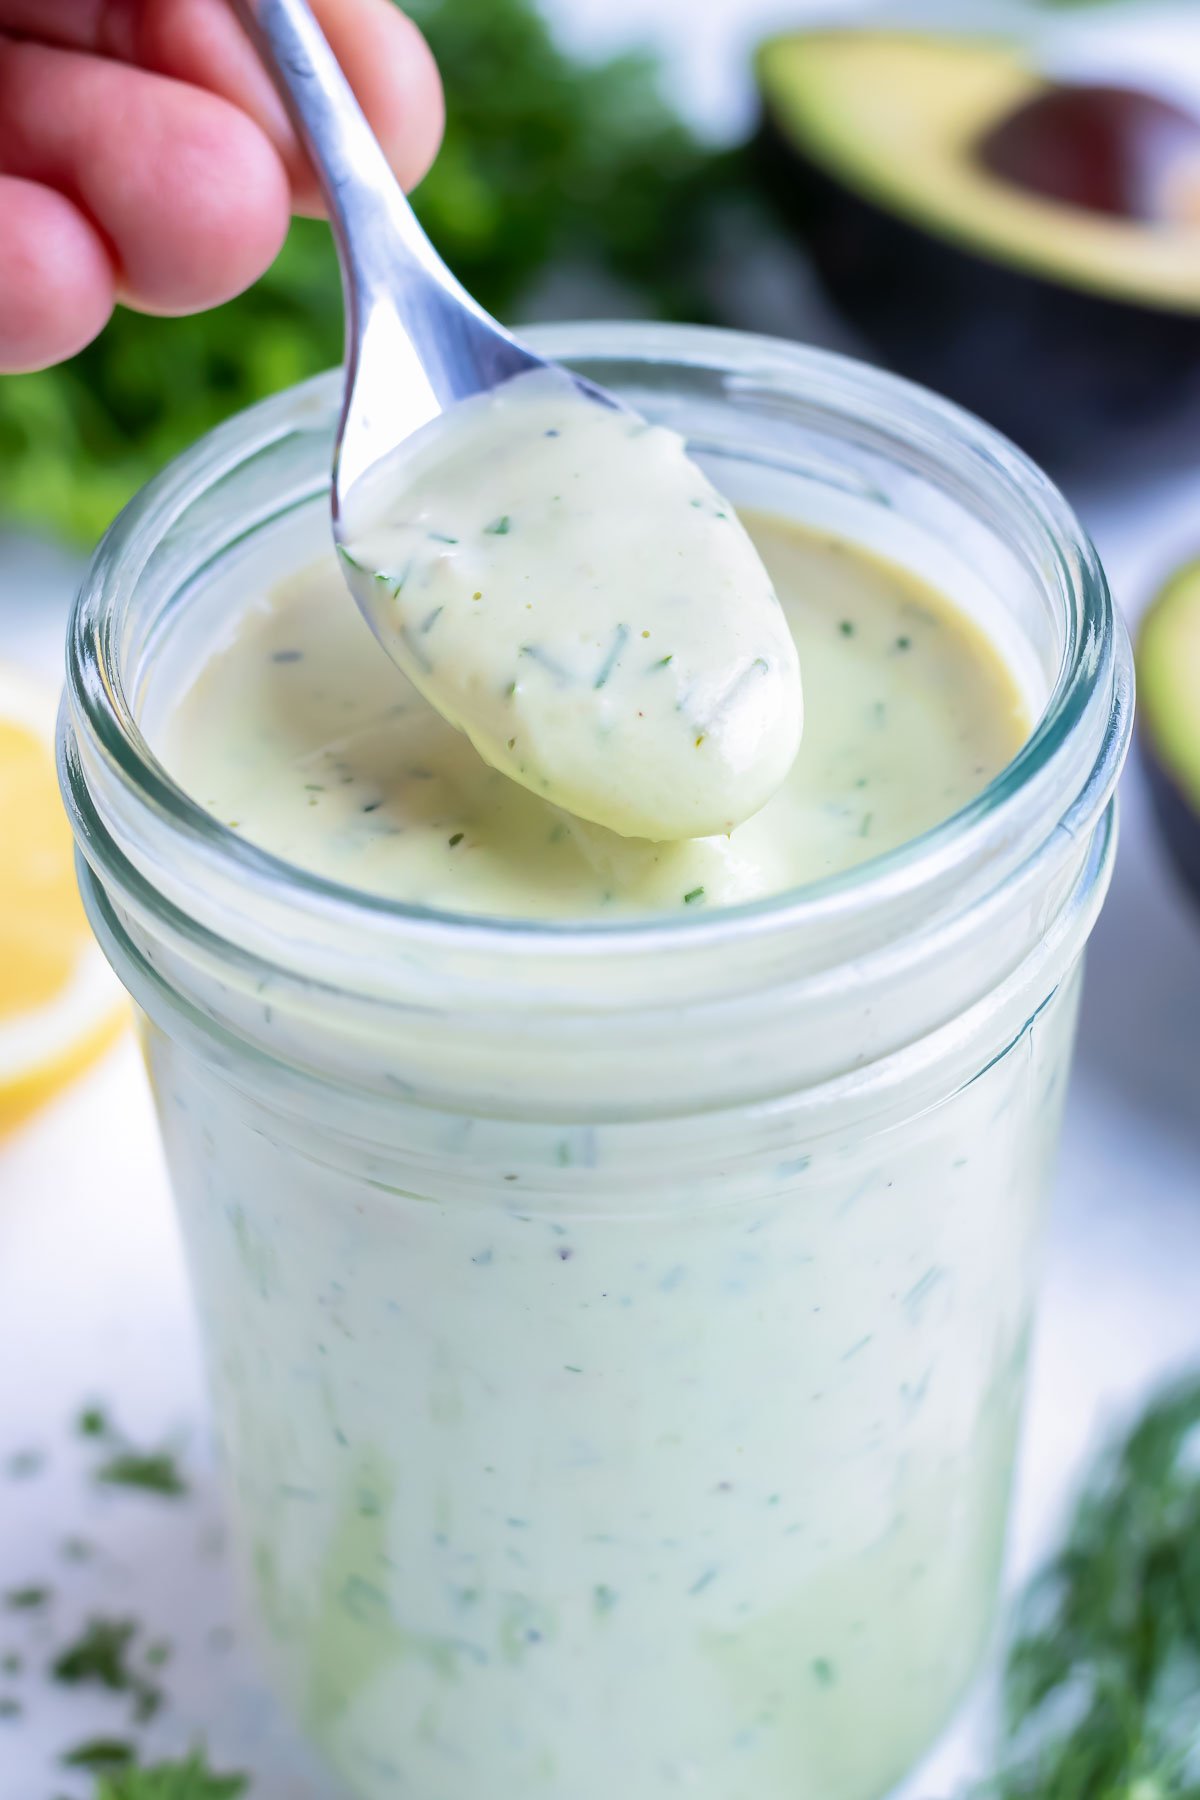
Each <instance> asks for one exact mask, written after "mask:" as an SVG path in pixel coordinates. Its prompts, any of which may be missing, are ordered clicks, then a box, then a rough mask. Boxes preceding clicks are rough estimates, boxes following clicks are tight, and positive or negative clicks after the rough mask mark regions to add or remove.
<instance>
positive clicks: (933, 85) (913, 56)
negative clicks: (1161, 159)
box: [757, 31, 1200, 317]
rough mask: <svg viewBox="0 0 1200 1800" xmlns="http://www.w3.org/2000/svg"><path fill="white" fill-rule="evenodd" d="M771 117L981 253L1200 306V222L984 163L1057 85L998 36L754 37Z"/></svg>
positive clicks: (849, 176)
mask: <svg viewBox="0 0 1200 1800" xmlns="http://www.w3.org/2000/svg"><path fill="white" fill-rule="evenodd" d="M757 72H758V81H759V87H760V91H761V93H762V97H763V102H764V105H765V107H766V109H767V112H768V115H769V117H770V119H771V121H772V123H773V125H774V127H775V128H776V130H777V131H779V132H781V133H782V135H783V136H784V137H785V139H787V140H788V141H789V142H790V143H791V144H792V146H793V147H794V148H795V149H796V150H797V151H798V152H799V153H801V154H803V155H804V156H805V157H806V158H807V159H809V160H810V161H811V162H812V163H814V164H816V165H817V166H819V167H823V168H824V169H825V170H826V171H827V173H828V174H829V175H830V176H832V177H833V178H834V179H836V180H837V181H839V182H841V183H843V184H845V185H846V186H847V187H849V188H852V189H853V190H855V191H856V192H857V193H858V194H859V195H861V197H862V198H864V199H865V200H868V201H870V202H871V203H873V204H874V205H875V206H877V207H879V208H881V209H882V210H884V211H887V212H890V213H892V214H894V215H895V216H897V217H900V218H903V219H907V220H909V221H910V222H912V223H913V224H916V225H918V226H920V227H921V228H923V229H924V230H925V231H928V232H931V233H933V234H934V235H937V236H940V237H944V238H947V239H949V240H951V241H952V242H954V243H956V244H959V245H961V246H963V247H964V248H967V249H972V250H974V251H975V252H977V253H978V254H979V255H981V256H986V257H990V258H993V259H995V260H996V261H998V262H1001V263H1003V264H1006V265H1008V266H1010V267H1013V268H1018V269H1024V270H1028V271H1031V272H1034V273H1041V274H1043V275H1047V276H1049V277H1051V278H1052V279H1054V280H1056V281H1059V282H1061V283H1063V284H1065V285H1068V286H1074V287H1079V288H1082V289H1084V290H1085V291H1088V292H1094V293H1098V294H1102V295H1104V296H1106V297H1109V298H1115V299H1124V300H1128V301H1132V302H1135V303H1137V304H1139V305H1144V306H1150V307H1161V308H1163V309H1164V310H1167V311H1180V312H1184V313H1188V314H1194V315H1196V316H1198V317H1200V224H1197V223H1193V222H1190V221H1183V222H1181V223H1180V224H1178V225H1163V224H1157V225H1156V226H1155V227H1154V228H1153V229H1148V228H1147V227H1146V225H1145V224H1143V223H1142V222H1140V221H1138V220H1135V219H1127V218H1122V217H1119V216H1116V215H1111V214H1105V213H1100V212H1095V211H1087V210H1085V209H1083V208H1080V207H1075V206H1071V205H1067V204H1065V203H1064V202H1062V201H1059V200H1056V199H1053V198H1051V197H1048V196H1044V195H1038V194H1035V193H1031V192H1029V191H1028V190H1026V189H1024V188H1022V187H1019V186H1017V185H1016V184H1015V183H1013V182H1010V181H1006V180H1004V179H1003V178H1002V177H1000V176H999V175H997V174H996V173H995V172H993V171H990V170H989V169H988V168H987V167H986V166H985V165H984V161H983V159H982V157H981V156H980V154H979V146H980V144H981V142H984V141H986V139H987V138H988V137H989V135H990V134H993V133H995V132H996V131H998V130H999V129H1000V127H1001V126H1002V125H1003V123H1004V121H1005V120H1006V119H1008V118H1009V117H1010V116H1011V115H1012V114H1013V113H1015V112H1017V111H1018V110H1019V109H1020V108H1022V107H1024V106H1026V105H1028V104H1029V103H1030V102H1031V101H1032V100H1034V99H1035V98H1036V97H1037V96H1039V95H1041V94H1044V93H1049V92H1050V91H1051V86H1052V84H1050V83H1048V82H1046V81H1043V80H1042V79H1041V78H1040V77H1039V76H1038V75H1037V74H1036V73H1035V72H1034V71H1033V70H1032V69H1030V68H1029V67H1028V66H1027V65H1026V64H1025V63H1024V62H1023V61H1022V60H1021V58H1020V56H1019V55H1018V54H1017V53H1016V52H1015V51H1014V50H1013V49H1012V48H1010V47H1009V46H1006V45H1005V44H1003V43H1002V42H998V41H995V40H990V39H969V38H963V39H953V38H937V37H930V36H924V35H918V34H909V33H900V32H895V33H893V32H851V31H844V32H813V33H797V34H794V35H790V36H786V37H780V38H775V39H773V40H771V41H770V42H769V43H767V44H765V45H764V46H763V48H762V49H761V50H760V52H759V55H758V63H757Z"/></svg>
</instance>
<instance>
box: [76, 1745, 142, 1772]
mask: <svg viewBox="0 0 1200 1800" xmlns="http://www.w3.org/2000/svg"><path fill="white" fill-rule="evenodd" d="M134 1755H135V1751H134V1747H133V1745H132V1744H131V1743H128V1742H127V1741H126V1739H125V1738H89V1739H88V1740H87V1742H86V1743H83V1744H77V1745H76V1747H75V1749H74V1750H68V1751H67V1753H66V1755H65V1756H64V1757H63V1758H62V1762H63V1765H64V1767H65V1768H68V1769H89V1770H91V1772H92V1773H93V1774H95V1775H107V1774H111V1773H112V1771H113V1770H114V1769H127V1768H128V1767H129V1765H130V1763H132V1762H133V1760H134Z"/></svg>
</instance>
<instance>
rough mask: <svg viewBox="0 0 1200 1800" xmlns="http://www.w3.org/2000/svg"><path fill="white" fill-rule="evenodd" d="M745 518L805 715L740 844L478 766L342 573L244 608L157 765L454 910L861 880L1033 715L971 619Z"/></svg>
mask: <svg viewBox="0 0 1200 1800" xmlns="http://www.w3.org/2000/svg"><path fill="white" fill-rule="evenodd" d="M745 517H746V524H747V526H748V529H749V532H750V536H751V538H752V540H753V543H754V545H755V547H756V548H757V551H758V554H759V555H760V556H761V558H762V560H763V563H764V564H765V566H766V570H767V572H768V574H769V577H770V580H771V582H772V583H773V585H774V587H775V589H776V590H777V592H778V594H779V596H780V600H781V602H782V616H783V617H784V618H785V619H786V623H787V626H788V628H789V630H790V633H791V636H792V639H793V640H794V642H795V645H796V646H797V647H798V650H799V657H800V663H801V665H802V667H803V669H804V671H805V681H806V686H807V689H808V708H807V718H806V721H805V728H804V738H803V744H802V748H801V751H800V754H799V755H798V756H797V757H796V759H795V761H794V762H793V764H792V766H791V768H790V769H789V771H788V772H787V774H786V776H785V777H784V779H783V782H782V784H781V785H780V787H779V788H778V789H777V791H776V792H775V793H774V794H773V796H772V797H771V798H770V799H768V800H767V802H766V804H765V805H764V806H763V807H762V808H761V810H759V811H758V812H757V813H755V814H754V816H753V817H751V818H748V819H747V820H746V821H745V823H744V824H741V825H739V826H737V827H736V828H735V829H734V830H733V831H732V832H731V833H729V834H723V835H718V836H713V837H709V838H704V839H699V840H691V841H687V842H683V843H668V844H662V843H653V842H647V841H644V840H637V839H633V838H625V837H621V836H618V835H617V834H615V833H613V832H609V831H606V830H605V829H604V828H603V827H602V826H597V825H591V824H588V823H586V822H584V821H582V820H580V819H577V818H575V817H573V816H572V815H571V814H569V813H566V812H564V811H562V810H560V809H559V808H557V807H555V806H552V805H551V804H549V803H548V802H547V801H546V800H545V799H543V798H539V797H538V796H536V795H535V794H533V793H531V792H530V791H529V790H528V789H526V788H524V787H522V786H519V785H517V784H516V783H514V782H512V781H510V780H509V779H508V777H507V776H506V775H504V774H501V773H500V772H499V771H498V770H496V769H493V768H489V767H488V766H487V765H486V764H485V763H483V762H482V761H481V759H480V758H479V757H478V756H477V755H476V753H475V751H474V750H473V749H472V747H471V744H470V743H469V742H468V741H467V739H466V738H465V737H464V736H463V735H462V734H461V733H460V732H458V731H456V730H454V729H453V727H452V726H450V725H449V724H448V723H447V722H446V721H445V720H444V719H443V718H441V717H439V715H438V714H437V713H435V712H434V711H433V709H432V707H431V706H430V705H429V703H428V702H427V701H426V700H425V699H424V698H423V697H422V696H421V695H420V694H418V693H417V692H416V690H415V689H414V688H413V687H412V686H411V685H410V684H409V683H408V682H407V681H406V680H405V679H404V677H403V676H402V675H401V674H400V673H399V671H398V670H397V669H396V668H395V667H394V666H393V665H392V664H391V663H389V662H388V660H387V659H386V658H385V657H384V656H382V655H381V654H380V651H379V648H378V646H377V645H376V644H375V643H373V641H372V639H371V636H370V634H369V633H368V631H367V630H366V628H365V627H364V626H363V625H362V623H361V621H360V620H359V619H357V618H356V617H355V614H354V611H353V608H352V607H351V606H350V605H349V603H348V601H347V600H346V598H345V596H344V594H343V592H342V590H341V588H340V585H339V581H340V578H339V575H338V572H337V569H336V568H335V566H334V565H333V562H332V559H329V560H327V561H325V562H322V563H319V564H317V565H315V566H313V567H311V568H308V569H305V570H303V571H301V572H299V573H298V574H296V575H294V576H292V577H290V578H289V579H288V580H286V581H284V582H283V583H281V584H279V585H277V586H276V587H275V588H274V589H273V590H271V591H269V592H268V593H266V594H264V595H262V596H261V597H259V598H257V599H255V600H254V601H253V602H252V603H251V605H250V606H249V608H248V609H247V610H246V612H245V614H244V616H243V619H242V623H241V625H240V628H239V629H238V630H237V633H236V635H235V636H234V637H233V639H232V641H231V642H229V643H228V644H227V645H226V647H225V648H224V649H223V650H221V651H219V652H218V653H217V654H216V655H214V656H213V657H212V658H211V660H210V661H209V663H208V666H207V667H206V668H205V669H203V670H202V671H201V673H200V674H199V676H198V677H197V679H196V680H195V683H194V685H193V686H192V688H191V689H190V691H189V692H187V693H186V694H185V695H184V696H183V698H182V700H181V702H180V704H179V705H178V706H177V707H176V708H175V709H174V710H173V712H172V715H171V718H170V721H169V723H168V725H167V727H166V732H167V736H166V741H165V743H164V747H163V754H164V757H165V760H166V762H167V765H168V767H169V768H170V769H171V771H172V773H173V774H174V775H175V777H176V779H177V780H179V781H180V782H181V783H182V785H183V786H184V787H185V788H186V789H187V790H188V791H189V792H190V793H191V794H192V795H193V796H194V798H195V799H196V800H198V801H199V802H200V803H201V804H202V805H203V806H204V807H205V808H206V809H207V810H208V811H209V812H211V813H213V814H214V815H215V816H216V817H217V818H219V819H221V820H223V821H224V822H225V823H226V824H227V825H230V826H232V827H233V828H234V829H235V830H237V831H238V832H240V833H241V834H242V835H243V836H245V837H247V838H248V839H250V840H251V841H252V842H254V843H257V844H260V845H262V846H263V847H265V848H266V849H269V850H272V851H274V852H275V854H276V855H278V856H281V857H284V858H285V859H286V860H288V861H289V862H293V863H296V864H298V865H299V866H301V867H303V868H307V869H311V870H313V871H314V872H316V873H319V874H322V875H326V876H328V877H330V878H331V879H333V880H336V881H339V882H343V883H346V884H348V885H350V886H356V887H360V888H365V889H368V890H370V891H372V892H376V893H381V894H386V895H390V896H391V897H393V898H395V899H400V900H405V901H408V902H411V903H415V904H418V905H421V906H429V907H435V908H438V909H442V910H446V911H451V912H455V911H463V912H475V913H490V914H493V915H500V916H506V915H507V916H514V917H522V918H547V919H551V918H587V917H591V916H598V917H616V916H621V915H627V914H629V913H633V912H649V911H655V912H657V911H663V910H676V909H683V908H688V909H693V908H697V907H701V906H703V907H712V906H720V905H729V904H735V903H738V902H742V901H747V900H752V899H756V898H758V897H760V896H763V895H766V894H773V893H779V892H782V891H783V890H785V889H787V888H790V887H795V886H798V885H800V884H801V883H803V882H808V881H813V880H818V879H820V878H821V877H823V876H826V875H831V874H836V873H838V872H839V871H841V870H844V869H848V868H852V867H853V866H855V865H856V864H858V863H861V862H864V861H866V860H867V859H868V858H869V857H872V856H877V855H879V854H881V853H882V852H883V851H885V850H889V849H891V848H894V847H895V846H896V845H899V844H902V843H905V842H906V841H908V840H909V839H910V838H913V837H915V836H917V835H918V834H919V833H920V832H922V831H925V830H927V829H928V828H929V827H930V826H932V825H934V824H936V823H938V822H939V821H940V820H941V819H943V818H945V817H947V816H948V815H949V814H951V813H953V812H954V811H956V810H957V809H958V808H959V807H960V806H962V805H964V804H965V802H966V801H967V800H968V799H970V798H971V796H972V795H973V794H975V793H977V792H978V791H979V789H980V788H981V787H983V786H984V785H985V784H986V783H987V782H988V781H989V780H990V779H991V778H992V776H994V775H995V774H996V773H998V771H999V770H1000V769H1001V768H1003V766H1004V765H1005V764H1006V763H1007V762H1008V761H1009V760H1010V758H1011V757H1012V755H1013V754H1014V753H1015V751H1016V749H1017V748H1018V746H1019V745H1020V743H1021V742H1022V740H1023V738H1024V737H1025V735H1026V734H1027V731H1028V707H1027V703H1026V701H1025V699H1024V697H1023V695H1022V694H1021V692H1020V690H1019V689H1018V687H1017V685H1016V683H1015V681H1014V679H1013V677H1012V675H1011V674H1010V673H1009V670H1008V668H1007V666H1006V664H1005V663H1004V662H1002V661H1001V659H1000V657H999V656H998V655H997V653H996V651H995V649H994V648H993V647H992V645H991V644H990V642H989V641H988V639H987V638H985V636H984V635H983V633H982V631H981V630H980V628H979V627H978V626H976V625H975V624H973V623H972V622H971V621H969V620H968V619H967V618H965V617H964V616H963V615H961V614H959V613H957V612H956V611H955V610H954V609H953V608H952V607H951V606H949V605H948V604H947V602H946V601H945V600H943V599H942V598H941V597H940V596H938V595H937V594H935V593H934V592H932V591H931V590H930V589H928V588H926V587H924V586H922V585H921V584H920V583H919V582H917V581H916V580H914V579H913V578H912V577H910V576H908V575H906V574H905V573H903V572H902V571H901V570H900V569H899V568H897V567H895V566H894V565H891V564H888V563H886V562H883V561H880V560H877V559H875V558H873V557H871V556H868V555H866V554H865V553H863V552H862V551H858V550H855V549H852V548H851V547H850V546H849V545H846V544H844V543H840V542H837V541H832V540H828V539H822V538H820V537H817V536H814V535H811V534H810V533H808V532H806V531H803V530H800V529H798V528H796V527H794V526H791V525H789V524H787V523H785V522H784V521H782V520H778V519H772V518H770V517H767V516H765V515H755V514H753V513H748V514H746V516H745Z"/></svg>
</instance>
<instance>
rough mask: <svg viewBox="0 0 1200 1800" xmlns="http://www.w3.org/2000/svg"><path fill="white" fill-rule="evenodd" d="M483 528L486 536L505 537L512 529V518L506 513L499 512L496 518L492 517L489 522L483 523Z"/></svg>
mask: <svg viewBox="0 0 1200 1800" xmlns="http://www.w3.org/2000/svg"><path fill="white" fill-rule="evenodd" d="M483 529H484V531H485V532H486V533H487V535H488V537H507V536H508V534H509V532H510V531H511V530H512V519H511V518H510V516H509V514H508V513H501V515H500V517H499V518H498V519H493V520H492V522H491V524H490V525H485V526H484V528H483Z"/></svg>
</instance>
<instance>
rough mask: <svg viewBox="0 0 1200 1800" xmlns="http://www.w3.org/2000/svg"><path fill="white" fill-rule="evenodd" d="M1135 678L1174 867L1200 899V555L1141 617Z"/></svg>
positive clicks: (1153, 788) (1153, 790) (1152, 782)
mask: <svg viewBox="0 0 1200 1800" xmlns="http://www.w3.org/2000/svg"><path fill="white" fill-rule="evenodd" d="M1137 676H1138V699H1139V708H1140V713H1141V738H1142V746H1143V749H1144V751H1145V757H1146V766H1147V769H1148V771H1149V775H1150V788H1151V793H1152V796H1153V799H1154V806H1155V811H1156V813H1157V815H1158V820H1159V824H1160V826H1161V828H1162V832H1163V837H1164V841H1165V842H1166V845H1167V849H1168V850H1169V851H1170V854H1171V857H1172V860H1173V861H1174V863H1175V866H1176V869H1177V870H1178V872H1179V874H1180V875H1181V876H1182V877H1183V880H1184V881H1185V882H1186V883H1187V885H1188V886H1189V887H1190V888H1191V890H1192V892H1193V893H1194V894H1195V895H1196V897H1197V899H1200V558H1198V559H1197V560H1196V561H1195V562H1192V563H1189V564H1187V565H1186V566H1185V567H1184V568H1183V569H1181V570H1180V571H1179V573H1178V574H1177V575H1175V576H1174V577H1173V578H1172V579H1171V580H1170V581H1169V582H1168V583H1167V585H1166V587H1165V588H1164V589H1163V590H1162V592H1161V593H1160V594H1159V596H1158V598H1157V599H1156V600H1155V602H1154V604H1153V605H1152V606H1151V608H1150V610H1149V612H1148V613H1147V614H1146V615H1145V617H1144V619H1143V620H1142V625H1141V629H1140V631H1139V633H1138V642H1137Z"/></svg>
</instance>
